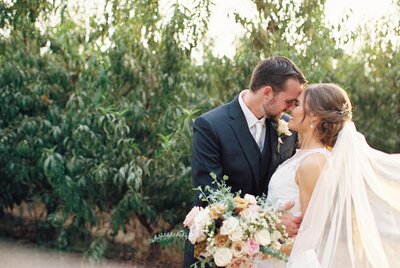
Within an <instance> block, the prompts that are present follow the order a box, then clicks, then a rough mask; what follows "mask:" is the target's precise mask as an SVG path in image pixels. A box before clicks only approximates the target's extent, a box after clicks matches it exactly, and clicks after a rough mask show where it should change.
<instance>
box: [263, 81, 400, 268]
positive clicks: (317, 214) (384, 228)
mask: <svg viewBox="0 0 400 268" xmlns="http://www.w3.org/2000/svg"><path fill="white" fill-rule="evenodd" d="M351 111H352V107H351V103H350V100H349V98H348V96H347V94H346V92H345V91H344V90H343V89H341V88H340V87H338V86H337V85H334V84H315V85H311V86H309V87H308V88H307V89H306V90H304V91H303V92H302V93H301V95H300V96H299V98H298V100H297V102H296V104H295V107H294V108H293V109H292V116H293V117H292V118H291V119H290V121H289V128H290V129H291V130H293V131H296V132H298V134H299V137H300V145H301V146H300V149H298V150H297V152H296V154H295V155H294V156H293V157H292V158H291V159H289V160H287V161H286V162H284V163H283V164H282V165H280V166H279V167H278V169H277V171H276V172H275V174H274V175H273V177H272V178H271V182H270V184H269V188H268V196H269V197H270V198H273V199H277V200H278V201H279V202H281V203H282V204H284V203H287V202H289V201H295V205H294V207H293V208H291V209H290V210H289V211H288V213H291V214H293V215H295V216H299V215H304V218H303V222H302V224H301V226H300V229H299V231H298V235H297V237H296V238H295V242H294V245H293V248H292V251H291V255H290V258H289V262H288V264H287V266H288V267H307V268H308V267H311V268H312V267H400V255H399V254H400V154H397V155H389V154H385V153H383V152H380V151H377V150H374V149H372V148H371V147H369V146H368V144H367V142H366V141H365V139H364V137H363V136H362V135H361V134H360V133H359V132H357V130H356V128H355V126H354V123H353V122H352V121H351V116H352V112H351ZM284 266H285V264H284V263H283V262H279V261H277V260H263V261H261V262H259V263H258V264H257V268H261V267H284Z"/></svg>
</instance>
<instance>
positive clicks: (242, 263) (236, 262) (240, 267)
mask: <svg viewBox="0 0 400 268" xmlns="http://www.w3.org/2000/svg"><path fill="white" fill-rule="evenodd" d="M226 267H227V268H251V267H252V263H251V261H250V260H249V259H247V258H245V257H235V258H233V259H232V261H231V263H230V264H229V265H228V266H226Z"/></svg>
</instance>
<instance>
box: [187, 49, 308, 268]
mask: <svg viewBox="0 0 400 268" xmlns="http://www.w3.org/2000/svg"><path fill="white" fill-rule="evenodd" d="M306 83H307V80H306V79H305V77H304V75H303V73H302V72H301V70H300V69H299V68H298V67H297V66H296V65H295V64H294V63H293V62H292V61H290V60H289V59H287V58H285V57H279V56H277V57H271V58H268V59H265V60H263V61H261V62H259V63H258V64H257V66H256V67H255V69H254V70H253V74H252V77H251V81H250V86H249V89H248V90H243V91H242V92H240V94H239V96H238V97H236V98H235V99H234V100H232V101H231V102H229V103H227V104H225V105H222V106H220V107H217V108H215V109H213V110H211V111H209V112H207V113H205V114H203V115H201V116H200V117H199V118H197V119H196V121H195V122H194V125H193V148H192V150H193V151H192V183H193V186H194V187H198V186H202V187H204V186H206V185H210V186H212V187H213V186H214V184H212V183H211V182H212V179H211V177H210V173H211V172H213V173H215V174H216V175H217V177H218V178H222V177H223V176H224V175H227V176H228V177H229V179H228V181H227V184H228V185H229V186H231V187H232V191H233V192H236V191H239V190H241V192H242V194H246V193H249V194H252V195H255V196H257V195H261V194H263V193H265V194H266V193H267V190H268V183H269V180H270V178H271V176H272V174H273V173H274V172H275V170H276V168H277V167H278V165H279V164H281V163H282V162H283V161H285V160H286V159H288V158H289V157H291V156H292V155H293V154H294V152H295V144H296V141H297V137H296V135H292V136H287V137H284V138H282V141H283V144H280V146H279V150H278V148H277V144H278V135H277V130H276V127H275V126H274V124H273V122H274V121H275V118H280V117H281V116H282V114H283V113H284V112H285V111H287V110H288V109H290V108H291V107H292V106H293V105H294V102H295V101H296V99H297V97H298V96H299V94H300V92H301V91H302V89H303V86H304V85H305V84H306ZM282 117H283V119H285V120H286V121H287V120H288V117H287V116H286V115H283V116H282ZM194 205H195V206H201V205H204V204H202V202H201V201H200V200H199V197H198V194H196V197H195V202H194ZM282 222H283V223H284V224H285V225H286V227H287V228H288V231H289V233H291V234H295V233H296V232H297V229H298V226H299V219H296V218H293V217H286V218H285V219H284V218H282ZM194 262H195V259H194V257H193V247H192V246H187V247H186V249H185V260H184V267H185V268H188V267H190V265H191V264H192V263H194Z"/></svg>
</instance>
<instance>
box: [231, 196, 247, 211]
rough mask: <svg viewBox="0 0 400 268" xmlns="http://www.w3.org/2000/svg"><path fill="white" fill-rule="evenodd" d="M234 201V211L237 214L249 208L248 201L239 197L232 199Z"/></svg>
mask: <svg viewBox="0 0 400 268" xmlns="http://www.w3.org/2000/svg"><path fill="white" fill-rule="evenodd" d="M234 201H235V206H236V208H235V210H236V212H237V213H239V212H240V211H242V210H243V209H246V208H247V207H248V206H249V201H247V200H246V199H243V198H241V197H240V196H236V197H235V198H234Z"/></svg>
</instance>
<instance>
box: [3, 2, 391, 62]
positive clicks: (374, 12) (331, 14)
mask: <svg viewBox="0 0 400 268" xmlns="http://www.w3.org/2000/svg"><path fill="white" fill-rule="evenodd" d="M5 1H6V2H13V1H14V0H5ZM81 1H82V0H68V4H69V5H71V6H73V5H74V4H76V3H81ZM159 1H160V2H159V3H160V11H161V13H162V14H165V15H166V14H167V13H168V10H170V8H168V7H170V6H171V5H172V4H173V3H174V2H175V1H176V0H159ZM178 1H179V2H181V3H183V4H185V5H186V6H190V3H193V1H195V0H178ZM295 1H301V0H295ZM84 3H85V4H84V5H85V7H84V8H83V9H81V10H80V11H79V12H80V13H79V15H81V16H82V17H84V18H89V17H90V15H92V14H94V13H96V12H101V10H103V6H104V3H105V0H85V1H84ZM213 3H214V5H212V7H211V13H212V15H211V18H210V22H209V31H208V34H207V38H209V39H212V40H213V41H214V50H213V53H214V54H215V55H217V56H220V57H222V56H228V57H233V55H234V54H235V51H236V46H235V40H237V37H238V36H240V35H242V34H243V33H244V29H243V28H242V27H241V26H240V25H239V24H237V23H235V20H234V18H233V13H234V12H238V13H239V14H240V15H242V16H245V17H248V18H251V17H252V16H254V15H255V14H256V12H255V7H254V4H253V3H252V2H251V1H250V0H213ZM391 3H392V2H391V0H327V1H326V5H325V13H326V17H327V19H328V21H329V22H330V23H332V24H336V23H338V22H339V21H340V19H341V18H342V16H343V15H344V14H345V12H346V11H348V10H352V12H353V13H352V16H351V17H350V19H349V21H348V23H347V24H346V27H347V29H350V30H351V29H354V28H355V27H356V26H357V25H360V24H363V23H366V22H367V21H368V20H371V19H372V20H374V19H375V20H376V19H378V18H380V17H382V16H385V15H386V14H388V13H390V11H391ZM82 12H83V13H85V14H82ZM392 13H393V12H392ZM396 16H399V15H397V14H396ZM58 20H59V17H58V16H57V17H55V18H54V21H53V23H54V24H55V23H56V22H57V21H58ZM397 20H398V19H397ZM0 33H1V29H0ZM195 53H196V52H195ZM198 53H200V52H198ZM194 57H199V58H201V55H194Z"/></svg>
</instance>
